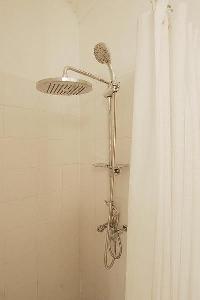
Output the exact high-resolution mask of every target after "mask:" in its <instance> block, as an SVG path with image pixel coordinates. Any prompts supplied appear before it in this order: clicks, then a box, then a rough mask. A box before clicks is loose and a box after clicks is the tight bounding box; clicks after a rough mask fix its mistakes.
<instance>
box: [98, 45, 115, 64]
mask: <svg viewBox="0 0 200 300" xmlns="http://www.w3.org/2000/svg"><path fill="white" fill-rule="evenodd" d="M94 56H95V58H96V60H97V61H98V62H99V63H100V64H109V65H110V64H111V56H110V51H109V50H108V48H107V46H106V44H105V43H98V44H96V46H95V47H94Z"/></svg>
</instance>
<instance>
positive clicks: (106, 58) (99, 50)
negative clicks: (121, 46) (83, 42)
mask: <svg viewBox="0 0 200 300" xmlns="http://www.w3.org/2000/svg"><path fill="white" fill-rule="evenodd" d="M94 56H95V58H96V60H97V61H98V62H99V63H100V64H106V65H107V66H108V70H109V73H110V78H111V82H115V81H116V77H115V74H114V72H113V68H112V65H111V56H110V51H109V50H108V48H107V46H106V44H105V43H98V44H96V46H95V47H94Z"/></svg>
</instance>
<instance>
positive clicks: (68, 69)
mask: <svg viewBox="0 0 200 300" xmlns="http://www.w3.org/2000/svg"><path fill="white" fill-rule="evenodd" d="M68 71H73V72H76V73H79V74H81V75H84V76H87V77H90V78H92V79H94V80H97V81H99V82H102V83H105V84H107V85H109V84H110V82H109V81H107V80H105V79H103V78H101V77H99V76H96V75H94V74H92V73H90V72H87V71H84V70H80V69H77V68H74V67H71V66H66V67H64V70H63V77H65V76H67V77H68Z"/></svg>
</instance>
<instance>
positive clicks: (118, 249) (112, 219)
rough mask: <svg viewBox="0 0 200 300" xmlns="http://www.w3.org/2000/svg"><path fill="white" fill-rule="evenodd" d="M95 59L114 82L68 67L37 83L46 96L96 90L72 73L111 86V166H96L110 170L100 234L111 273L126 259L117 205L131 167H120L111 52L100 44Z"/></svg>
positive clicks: (116, 86)
mask: <svg viewBox="0 0 200 300" xmlns="http://www.w3.org/2000/svg"><path fill="white" fill-rule="evenodd" d="M94 55H95V58H96V60H97V61H98V62H99V63H101V64H106V65H107V67H108V70H109V73H110V81H107V80H105V79H103V78H101V77H99V76H96V75H94V74H92V73H90V72H87V71H84V70H80V69H77V68H74V67H71V66H65V67H64V70H63V74H62V77H59V78H47V79H43V80H40V81H38V82H37V83H36V88H37V89H38V90H39V91H40V92H42V93H45V94H49V95H61V96H71V95H81V94H85V93H88V92H90V91H91V90H92V84H91V83H89V82H88V81H85V80H81V79H74V78H71V77H69V74H68V72H69V71H73V72H75V73H78V74H81V75H84V76H87V77H89V78H91V79H94V80H96V81H99V82H101V83H104V84H106V85H107V89H106V91H105V93H104V97H105V98H106V99H107V100H108V110H109V114H108V115H109V118H108V119H109V122H108V125H109V162H108V164H95V165H94V166H95V167H105V168H108V170H109V183H110V191H109V200H108V201H106V202H105V203H106V205H107V207H108V220H107V222H106V223H104V224H103V225H99V226H98V227H97V231H98V232H103V231H106V241H105V251H104V265H105V268H106V269H108V270H109V269H111V268H112V266H113V265H114V263H115V261H116V260H117V259H119V258H120V257H121V255H122V250H123V247H122V241H121V234H122V233H124V232H126V231H127V226H126V225H122V226H121V225H120V224H119V221H120V213H119V211H118V209H117V207H116V205H115V176H116V175H119V174H120V173H121V169H122V168H124V167H128V165H126V164H117V163H116V135H117V120H116V119H117V118H116V93H117V92H118V90H119V88H120V85H119V82H117V81H116V77H115V74H114V72H113V69H112V65H111V56H110V52H109V50H108V49H107V47H106V45H105V44H104V43H98V44H97V45H96V46H95V47H94Z"/></svg>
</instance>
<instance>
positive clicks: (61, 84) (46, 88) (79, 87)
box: [36, 77, 92, 96]
mask: <svg viewBox="0 0 200 300" xmlns="http://www.w3.org/2000/svg"><path fill="white" fill-rule="evenodd" d="M36 88H37V90H39V91H40V92H42V93H45V94H50V95H57V96H58V95H60V96H71V95H81V94H85V93H89V92H90V91H91V90H92V85H91V83H89V82H88V81H85V80H81V79H74V78H69V77H60V78H47V79H42V80H40V81H38V82H37V83H36Z"/></svg>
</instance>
